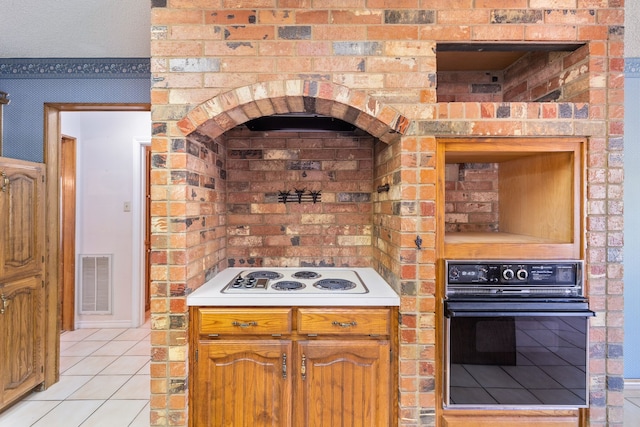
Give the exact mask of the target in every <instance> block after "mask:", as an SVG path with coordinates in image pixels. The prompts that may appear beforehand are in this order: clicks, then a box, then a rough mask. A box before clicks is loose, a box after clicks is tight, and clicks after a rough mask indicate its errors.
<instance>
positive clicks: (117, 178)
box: [61, 112, 151, 328]
mask: <svg viewBox="0 0 640 427" xmlns="http://www.w3.org/2000/svg"><path fill="white" fill-rule="evenodd" d="M61 122H62V133H63V134H65V135H68V136H73V137H76V138H77V156H76V158H77V175H76V191H77V195H76V199H77V201H76V203H77V209H76V254H77V256H79V255H81V254H87V255H102V254H111V255H112V256H113V264H112V278H113V284H114V286H113V313H112V314H110V315H95V314H93V315H81V314H78V311H79V310H78V304H76V327H78V328H83V327H103V328H105V327H109V328H112V327H130V326H137V325H138V323H139V322H138V319H137V317H136V315H135V314H136V313H134V310H133V308H132V303H131V302H132V300H136V295H137V294H139V293H140V292H139V291H140V289H142V283H141V282H140V281H139V280H136V279H135V277H139V275H136V271H134V264H133V260H134V259H135V258H136V252H135V248H136V247H137V246H139V244H140V236H139V235H136V236H134V229H135V228H136V227H135V225H136V218H134V214H137V215H140V212H139V211H138V212H137V213H136V212H134V211H135V209H134V210H133V211H130V212H125V210H124V204H125V203H130V204H133V203H134V202H136V201H138V202H139V200H134V189H135V188H136V187H138V188H139V182H140V175H141V172H140V161H139V158H136V153H140V150H141V148H140V144H139V141H138V140H140V139H146V140H149V139H150V137H151V116H150V113H149V112H66V113H62V120H61ZM136 150H137V151H136ZM136 181H137V182H136ZM138 205H140V203H138ZM138 220H139V219H138ZM76 259H78V258H77V257H76ZM77 265H78V267H79V263H78V262H77ZM76 277H78V276H77V274H76ZM76 285H79V280H78V279H76ZM78 296H79V291H78V289H77V288H76V297H78Z"/></svg>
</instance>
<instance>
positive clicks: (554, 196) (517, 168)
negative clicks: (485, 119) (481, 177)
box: [437, 138, 585, 259]
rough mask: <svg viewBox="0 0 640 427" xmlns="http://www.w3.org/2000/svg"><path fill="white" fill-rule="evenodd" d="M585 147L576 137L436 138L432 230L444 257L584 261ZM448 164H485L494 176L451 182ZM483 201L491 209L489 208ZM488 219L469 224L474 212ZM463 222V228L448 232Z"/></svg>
mask: <svg viewBox="0 0 640 427" xmlns="http://www.w3.org/2000/svg"><path fill="white" fill-rule="evenodd" d="M584 145H585V144H584V140H582V139H580V138H441V139H439V140H438V156H437V157H438V168H437V169H438V171H439V175H438V200H439V203H438V217H439V220H438V229H437V231H438V233H437V234H438V236H444V239H442V237H440V239H441V240H442V244H441V245H440V246H439V247H441V248H442V249H441V251H440V252H441V255H442V258H452V259H455V258H457V259H491V258H494V259H495V258H505V259H509V258H510V259H518V258H520V259H536V258H537V259H579V258H581V256H582V251H583V239H584V237H583V233H582V230H583V229H584V227H583V215H582V213H583V205H582V200H583V197H584V189H583V182H584V178H583V170H584V160H583V158H584V156H583V150H584ZM452 165H459V166H460V169H459V171H460V172H462V171H463V170H465V169H466V168H467V167H468V166H470V165H476V166H477V165H485V166H487V167H486V168H485V172H484V173H486V171H488V170H496V171H497V173H496V175H497V179H496V180H495V182H483V183H481V184H482V186H481V185H480V183H478V182H475V183H474V182H464V181H459V178H458V179H452V178H456V177H458V176H460V174H451V175H454V176H453V177H447V176H446V170H447V167H448V166H452ZM489 185H490V186H491V188H488V187H487V186H489ZM454 189H456V190H462V191H457V192H456V191H454ZM450 193H451V194H453V195H454V197H449V194H450ZM488 201H492V202H493V204H494V206H495V209H492V210H488V205H489V204H488V203H486V202H488ZM456 206H459V207H460V210H455V207H456ZM452 209H453V210H454V211H455V213H452V211H451V210H452ZM493 216H495V217H496V220H495V222H494V223H492V224H491V226H490V227H477V228H478V229H474V225H477V224H474V223H473V221H472V220H471V218H472V217H474V218H476V219H477V218H485V219H486V218H487V217H493ZM466 220H468V221H469V223H467V224H466V225H468V227H467V229H465V230H464V231H459V230H456V231H452V230H450V229H448V226H454V227H455V226H457V227H460V225H461V224H462V223H463V222H464V221H466ZM485 225H486V224H485ZM449 228H450V227H449ZM482 228H487V229H490V230H483V229H482Z"/></svg>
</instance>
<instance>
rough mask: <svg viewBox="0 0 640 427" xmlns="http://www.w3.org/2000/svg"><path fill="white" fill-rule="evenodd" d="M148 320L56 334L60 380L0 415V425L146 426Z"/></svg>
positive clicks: (71, 426) (35, 426)
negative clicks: (128, 325) (126, 326)
mask: <svg viewBox="0 0 640 427" xmlns="http://www.w3.org/2000/svg"><path fill="white" fill-rule="evenodd" d="M149 332H150V330H149V322H147V323H146V324H144V325H143V326H141V327H140V328H136V329H78V330H75V331H73V332H65V333H63V334H62V335H61V336H60V381H59V382H58V383H56V384H54V385H52V386H51V387H49V389H47V390H45V391H43V392H33V393H31V394H30V395H28V396H27V397H26V398H24V399H23V400H22V401H20V402H18V403H16V404H15V405H13V406H12V407H10V408H9V409H7V410H6V411H5V412H3V413H1V414H0V427H44V426H46V427H58V426H60V427H103V426H104V427H148V426H149V395H150V391H149V382H150V381H149V359H150V354H151V349H150V344H149Z"/></svg>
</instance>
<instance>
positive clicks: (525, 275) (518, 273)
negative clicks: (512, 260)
mask: <svg viewBox="0 0 640 427" xmlns="http://www.w3.org/2000/svg"><path fill="white" fill-rule="evenodd" d="M516 277H517V278H518V280H527V278H528V277H529V272H528V271H527V270H526V269H525V268H524V267H520V269H519V270H518V271H516Z"/></svg>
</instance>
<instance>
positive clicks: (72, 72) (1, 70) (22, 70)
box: [0, 58, 151, 79]
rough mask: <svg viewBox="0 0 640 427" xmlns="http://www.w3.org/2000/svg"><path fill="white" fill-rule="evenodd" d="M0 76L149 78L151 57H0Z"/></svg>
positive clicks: (14, 77)
mask: <svg viewBox="0 0 640 427" xmlns="http://www.w3.org/2000/svg"><path fill="white" fill-rule="evenodd" d="M0 78H8V79H32V78H38V79H65V78H75V79H82V78H86V79H122V78H125V79H136V78H137V79H149V78H151V61H150V60H149V58H38V59H29V58H10V59H0Z"/></svg>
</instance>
